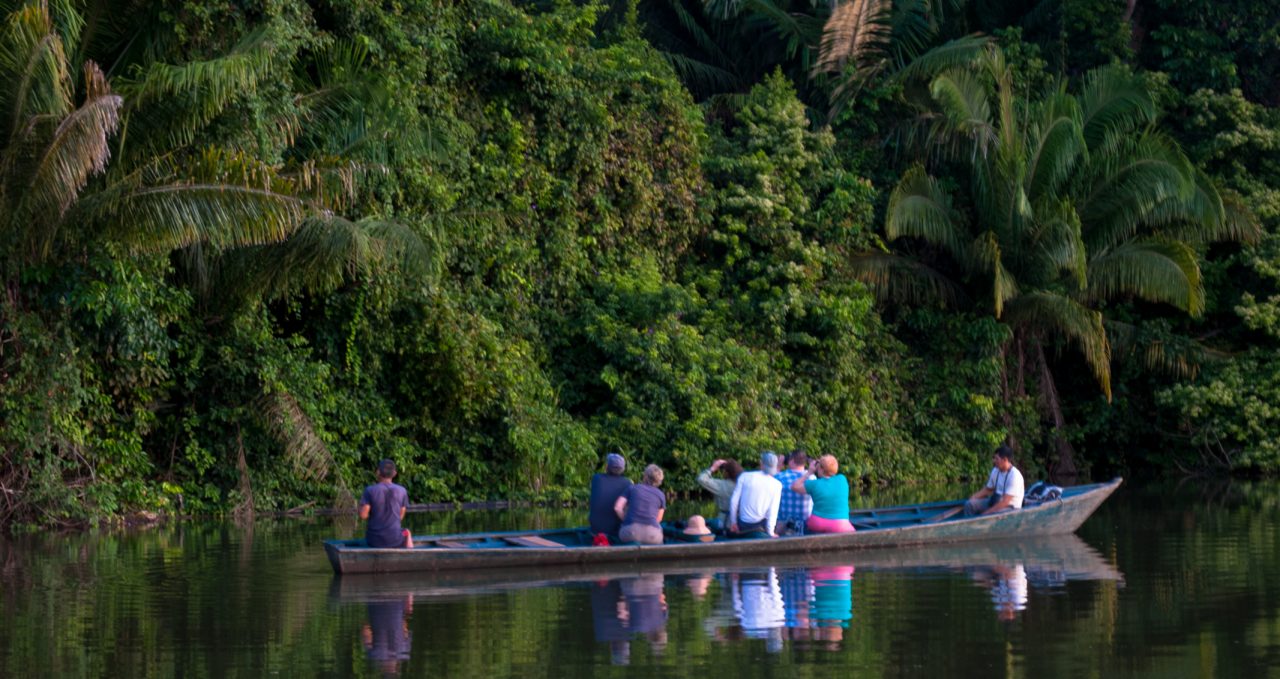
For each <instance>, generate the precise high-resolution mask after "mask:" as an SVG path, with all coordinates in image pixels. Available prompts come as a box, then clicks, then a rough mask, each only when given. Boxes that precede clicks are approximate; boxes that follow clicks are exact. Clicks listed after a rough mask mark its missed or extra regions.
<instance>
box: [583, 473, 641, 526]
mask: <svg viewBox="0 0 1280 679" xmlns="http://www.w3.org/2000/svg"><path fill="white" fill-rule="evenodd" d="M604 469H605V473H603V474H596V475H595V476H592V477H591V497H590V499H589V500H588V501H587V523H588V524H589V525H590V526H591V532H592V533H594V534H596V535H607V536H608V537H609V540H611V541H613V542H618V541H619V539H618V531H619V530H620V529H621V528H622V520H621V519H619V518H618V515H617V514H615V513H614V511H613V505H614V503H616V502H617V501H618V498H620V497H622V494H623V493H625V492H627V489H628V488H630V487H631V479H629V478H627V477H625V476H623V475H622V472H624V471H626V469H627V461H626V460H625V459H624V458H623V457H622V456H621V455H619V454H617V453H609V454H608V455H607V456H605V459H604Z"/></svg>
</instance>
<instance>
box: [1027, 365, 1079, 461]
mask: <svg viewBox="0 0 1280 679" xmlns="http://www.w3.org/2000/svg"><path fill="white" fill-rule="evenodd" d="M1033 357H1034V359H1035V362H1036V364H1037V366H1036V367H1037V368H1038V369H1039V372H1040V407H1041V408H1043V410H1044V414H1045V415H1046V416H1047V417H1048V419H1049V421H1050V422H1051V423H1052V424H1053V433H1052V435H1051V436H1052V439H1053V454H1052V455H1051V456H1050V458H1049V465H1048V467H1049V477H1050V478H1051V479H1053V480H1054V481H1055V482H1058V481H1070V480H1072V479H1074V478H1075V477H1076V476H1077V475H1078V474H1079V473H1080V471H1079V469H1078V468H1077V467H1076V459H1075V450H1074V449H1073V448H1072V447H1071V443H1070V442H1069V441H1067V436H1066V424H1067V423H1066V418H1064V417H1063V416H1062V401H1061V400H1060V399H1059V398H1058V387H1057V385H1056V384H1054V381H1053V373H1052V372H1050V371H1049V361H1048V359H1046V358H1045V355H1044V345H1042V344H1041V343H1040V342H1039V341H1036V342H1035V346H1034V354H1033Z"/></svg>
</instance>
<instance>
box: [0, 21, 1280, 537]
mask: <svg viewBox="0 0 1280 679" xmlns="http://www.w3.org/2000/svg"><path fill="white" fill-rule="evenodd" d="M0 12H2V13H3V16H4V25H3V27H2V28H0V124H3V126H4V127H3V130H0V134H2V135H3V139H4V142H3V144H2V145H0V160H2V162H0V204H3V208H4V209H3V215H2V216H0V278H2V279H3V283H4V294H3V295H2V296H0V523H5V524H9V525H32V524H67V523H77V522H82V521H85V520H92V519H95V518H101V517H107V516H112V515H119V514H122V513H125V512H129V511H134V510H144V509H145V510H155V511H161V512H174V513H218V512H253V511H262V510H280V509H287V508H292V507H297V506H302V505H307V504H308V503H314V504H315V505H318V506H334V505H337V506H342V505H348V504H350V503H351V502H352V500H351V493H352V492H353V491H355V490H356V489H357V488H358V487H359V486H360V485H361V484H363V483H365V482H367V480H368V477H369V475H370V470H371V469H372V468H373V465H374V463H375V462H376V460H378V459H379V458H382V457H387V456H390V457H393V458H395V459H396V460H397V461H398V463H399V465H400V468H401V474H402V480H403V482H404V483H405V485H406V486H407V487H408V488H409V490H410V495H411V497H412V498H413V499H414V500H415V501H447V500H460V499H483V498H509V497H528V498H562V497H571V496H576V495H579V494H581V493H583V492H584V490H583V489H584V488H585V484H586V480H587V478H588V477H589V475H590V474H591V473H592V472H594V471H595V470H596V469H597V468H598V467H599V466H600V461H601V460H602V457H603V454H604V453H606V452H609V451H613V450H617V451H620V452H622V453H624V454H625V455H627V456H628V458H629V459H631V460H632V461H633V463H635V466H637V467H638V466H639V463H641V462H649V461H652V462H656V463H658V464H661V465H663V466H664V467H666V468H667V470H668V475H667V478H668V479H669V480H670V482H669V484H668V485H671V486H672V487H674V488H676V489H681V488H687V487H690V485H691V481H692V478H693V476H694V475H695V473H696V471H697V470H698V469H700V468H701V467H702V466H704V465H706V464H707V463H708V462H709V461H710V460H712V459H714V458H716V457H724V456H737V457H739V458H742V459H750V458H753V457H754V456H755V455H756V454H757V453H758V451H759V450H761V449H765V448H771V449H776V450H781V449H789V448H791V447H793V446H803V447H806V448H807V449H809V450H811V451H821V452H832V453H834V454H836V455H837V456H838V457H839V458H840V460H841V462H842V465H843V470H844V471H845V472H846V473H848V474H850V476H852V477H857V478H859V479H861V480H862V481H863V482H864V483H878V482H893V481H899V482H900V481H914V480H927V479H944V478H956V477H960V476H965V475H972V474H975V473H981V472H982V471H983V470H984V468H985V467H986V465H987V462H988V458H989V454H990V451H991V449H992V448H993V447H994V446H995V445H996V444H998V443H999V442H1001V441H1004V440H1006V439H1009V440H1011V441H1012V442H1013V443H1014V444H1015V445H1016V446H1017V448H1018V451H1019V454H1020V457H1021V460H1020V463H1021V466H1023V468H1024V469H1025V470H1027V471H1028V472H1029V473H1030V474H1032V475H1033V476H1040V475H1043V474H1046V473H1053V474H1057V475H1060V476H1064V477H1069V476H1071V475H1074V474H1084V475H1090V474H1092V475H1100V474H1106V473H1123V474H1134V473H1148V472H1150V473H1161V472H1177V473H1184V472H1193V471H1194V472H1234V473H1264V474H1266V473H1275V472H1278V471H1280V444H1277V442H1276V440H1275V437H1274V436H1271V433H1272V432H1274V431H1275V430H1276V429H1277V427H1278V426H1280V108H1277V107H1280V94H1277V93H1280V5H1276V4H1274V3H1268V2H1262V1H1260V0H1227V1H1226V2H1215V3H1210V2H1208V1H1207V0H1179V1H1178V2H1174V1H1173V0H1130V2H1128V3H1127V4H1126V3H1115V2H1100V1H1099V0H1042V1H1041V2H1025V1H1019V0H985V1H984V2H969V1H968V0H900V1H899V2H890V1H889V0H842V1H841V2H837V3H831V4H828V3H818V4H810V3H800V2H790V1H789V0H750V1H743V2H739V1H737V0H617V1H616V2H611V3H603V2H602V3H590V4H587V3H581V2H570V1H568V0H553V1H548V0H529V1H527V2H525V1H519V0H461V1H458V2H438V1H435V0H405V1H404V2H398V3H381V2H371V1H367V0H117V1H115V2H94V1H91V0H33V1H28V2H13V1H10V2H0Z"/></svg>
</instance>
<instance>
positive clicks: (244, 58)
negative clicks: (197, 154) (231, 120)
mask: <svg viewBox="0 0 1280 679" xmlns="http://www.w3.org/2000/svg"><path fill="white" fill-rule="evenodd" d="M276 58H277V53H276V49H275V47H274V45H273V44H272V42H271V40H270V37H269V34H268V33H267V31H266V30H265V29H263V30H258V31H254V32H251V33H249V34H248V35H246V36H245V37H244V38H243V39H242V40H241V41H240V42H239V43H238V44H237V45H236V46H235V48H233V49H232V50H231V51H230V52H228V53H227V54H225V55H223V56H220V57H217V58H214V59H207V60H203V61H192V62H188V63H185V64H181V65H173V64H165V63H158V62H156V63H150V64H147V65H145V66H135V67H134V68H133V69H132V71H131V72H130V73H129V74H128V75H127V76H123V77H120V78H117V79H116V80H115V84H116V90H117V91H118V92H119V93H120V94H122V95H123V96H124V98H125V102H126V113H125V116H126V126H127V129H128V139H129V140H130V142H131V144H132V145H133V147H134V148H132V149H131V150H129V153H130V155H136V156H143V155H145V154H146V153H147V152H148V151H153V150H155V149H161V148H174V147H181V146H185V145H187V144H190V143H191V142H192V141H193V140H194V139H195V135H196V133H197V132H198V131H199V130H201V129H202V128H203V127H204V126H205V125H207V124H208V123H209V122H210V121H211V120H213V119H214V117H216V116H217V115H218V114H220V113H222V112H223V111H224V110H226V107H227V106H228V105H229V104H230V103H231V102H232V101H234V100H236V99H237V98H239V97H242V96H244V95H245V94H246V93H249V92H253V91H254V90H255V89H256V88H257V87H258V84H259V83H260V82H262V81H263V80H264V79H266V78H267V77H268V76H269V75H270V74H271V73H272V71H273V69H274V67H275V64H276Z"/></svg>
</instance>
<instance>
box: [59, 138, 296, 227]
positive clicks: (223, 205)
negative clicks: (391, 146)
mask: <svg viewBox="0 0 1280 679" xmlns="http://www.w3.org/2000/svg"><path fill="white" fill-rule="evenodd" d="M179 169H180V170H181V172H179ZM294 192H295V188H294V187H293V186H292V185H290V184H289V183H288V182H284V181H281V180H279V178H278V177H277V176H276V173H275V171H274V169H273V168H271V167H270V166H267V165H265V164H263V163H260V162H258V161H256V160H254V159H252V158H249V157H247V156H245V155H243V154H237V153H232V152H228V151H223V150H219V149H208V150H206V151H205V152H203V153H202V154H200V155H198V156H193V157H183V158H181V159H175V158H169V159H162V160H160V161H157V162H156V163H153V164H152V165H150V166H148V167H146V168H144V169H143V170H140V171H137V172H134V173H133V174H131V175H129V176H127V177H125V178H123V179H122V180H120V181H117V182H115V183H113V184H112V185H111V186H110V187H108V188H106V189H104V190H102V191H98V192H95V193H94V195H93V196H89V197H86V199H84V200H81V201H80V202H79V204H78V205H77V210H81V211H83V215H84V217H85V218H86V219H89V220H94V221H100V222H104V223H105V224H106V227H107V229H108V232H109V233H110V234H111V236H112V237H113V238H115V239H116V240H118V241H119V242H121V243H124V244H125V245H126V246H127V247H128V248H129V249H130V250H132V251H134V252H164V251H167V250H172V249H177V248H182V247H186V246H189V245H191V244H193V243H209V244H210V245H211V246H212V247H214V248H226V247H232V246H246V245H260V244H263V243H273V242H278V241H281V240H284V239H285V238H287V237H288V236H289V234H291V233H293V231H294V230H295V229H296V228H297V227H298V226H299V225H300V224H301V222H302V218H303V216H304V215H305V214H306V213H307V212H308V211H309V208H308V207H307V206H306V205H305V204H304V203H303V201H302V200H300V199H299V198H298V197H297V196H296V195H294Z"/></svg>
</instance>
